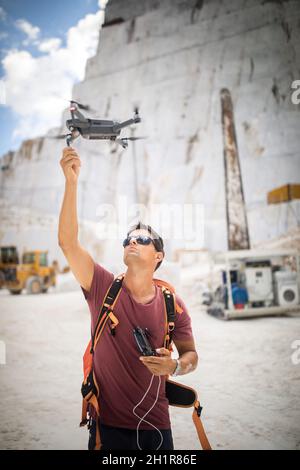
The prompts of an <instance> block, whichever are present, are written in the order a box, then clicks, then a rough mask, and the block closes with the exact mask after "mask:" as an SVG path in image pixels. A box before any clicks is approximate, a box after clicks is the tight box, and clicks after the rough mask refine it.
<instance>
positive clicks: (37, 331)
mask: <svg viewBox="0 0 300 470" xmlns="http://www.w3.org/2000/svg"><path fill="white" fill-rule="evenodd" d="M181 295H182V297H183V299H184V300H185V302H186V304H187V306H188V308H189V310H190V314H191V316H192V321H193V330H194V335H195V339H196V343H197V347H198V353H199V358H200V361H199V366H198V368H197V370H196V371H194V372H193V373H192V374H190V375H187V376H185V377H182V378H180V381H181V382H182V383H185V384H187V385H191V386H193V387H195V388H196V389H197V391H198V392H199V396H200V398H201V403H202V405H203V407H204V408H203V423H204V426H205V428H206V431H207V434H208V437H209V439H210V441H211V444H212V446H213V448H215V449H300V400H299V395H300V364H299V365H294V364H293V363H292V360H291V356H292V353H293V349H292V347H291V345H292V342H293V341H294V340H296V339H300V316H298V315H294V316H290V317H274V318H260V319H249V320H240V321H230V322H224V321H220V320H217V319H214V318H212V317H210V316H208V315H207V314H206V313H205V311H203V309H202V308H201V306H200V305H198V304H197V299H195V298H193V296H190V297H189V291H188V288H185V289H183V291H182V292H181ZM194 296H195V295H194ZM0 304H1V317H0V318H1V319H0V341H2V342H4V343H5V346H6V364H5V365H0V377H1V382H0V383H1V389H0V390H1V392H0V403H1V404H0V407H1V424H0V448H1V449H85V448H86V445H87V431H86V429H85V428H84V429H80V428H79V426H78V424H79V421H80V413H81V395H80V386H81V378H82V354H83V351H84V348H85V345H86V342H87V340H88V337H89V330H90V323H89V311H88V308H87V305H86V303H85V300H84V298H83V295H82V293H81V292H80V291H73V292H60V293H57V292H54V291H53V292H50V293H48V294H41V295H36V296H30V295H21V296H12V295H10V294H9V293H8V292H6V291H1V292H0ZM1 344H2V345H3V343H1ZM191 412H192V410H191V409H179V408H171V420H172V428H173V437H174V443H175V448H176V449H199V442H198V439H197V436H196V431H195V429H194V425H193V423H192V419H191V414H192V413H191Z"/></svg>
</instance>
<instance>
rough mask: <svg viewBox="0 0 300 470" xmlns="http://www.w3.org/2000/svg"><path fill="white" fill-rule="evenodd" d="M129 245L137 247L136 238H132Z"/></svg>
mask: <svg viewBox="0 0 300 470" xmlns="http://www.w3.org/2000/svg"><path fill="white" fill-rule="evenodd" d="M129 244H130V245H133V244H135V245H137V241H136V238H134V237H133V238H131V239H130V242H129Z"/></svg>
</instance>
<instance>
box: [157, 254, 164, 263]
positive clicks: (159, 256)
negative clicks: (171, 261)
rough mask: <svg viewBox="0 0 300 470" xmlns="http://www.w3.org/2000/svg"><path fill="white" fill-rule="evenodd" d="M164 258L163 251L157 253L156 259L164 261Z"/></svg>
mask: <svg viewBox="0 0 300 470" xmlns="http://www.w3.org/2000/svg"><path fill="white" fill-rule="evenodd" d="M163 259H164V255H163V254H162V253H157V255H156V260H157V261H162V260H163Z"/></svg>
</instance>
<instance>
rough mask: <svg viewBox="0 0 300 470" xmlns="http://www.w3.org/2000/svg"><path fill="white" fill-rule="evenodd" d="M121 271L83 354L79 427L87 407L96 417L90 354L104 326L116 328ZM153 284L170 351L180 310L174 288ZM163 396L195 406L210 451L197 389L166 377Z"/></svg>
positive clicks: (181, 404) (178, 403) (203, 443)
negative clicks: (161, 300) (161, 299)
mask: <svg viewBox="0 0 300 470" xmlns="http://www.w3.org/2000/svg"><path fill="white" fill-rule="evenodd" d="M123 279H124V274H120V275H119V276H117V277H116V278H115V279H114V280H113V282H112V283H111V285H110V286H109V287H108V289H107V291H106V294H105V296H104V299H103V302H102V305H101V308H100V313H99V316H98V319H97V323H96V326H95V329H94V333H93V334H92V335H91V339H90V341H89V343H88V345H87V348H86V350H85V353H84V356H83V382H82V386H81V394H82V398H83V399H82V415H81V422H80V426H81V427H82V426H85V425H86V424H88V422H89V420H88V411H89V408H90V407H93V409H94V410H95V412H96V414H97V417H98V418H99V416H100V409H99V401H98V398H99V395H100V390H99V387H98V384H97V381H96V377H95V374H94V370H93V355H94V351H95V349H96V347H97V344H98V341H99V340H100V338H101V334H102V332H103V330H104V328H105V327H106V325H107V328H110V332H111V334H112V335H113V336H115V334H116V328H117V326H118V324H119V320H118V319H117V317H116V316H115V314H114V307H115V305H116V303H117V301H118V297H119V295H120V293H121V287H122V282H123ZM153 281H154V283H155V284H156V285H157V286H158V287H160V288H161V290H162V293H163V297H164V312H165V336H164V348H166V349H169V351H173V349H172V335H173V331H174V327H175V315H176V314H179V315H180V314H181V313H182V312H183V309H182V308H181V307H180V306H179V305H178V304H177V303H176V297H175V290H174V288H173V287H172V286H171V284H168V283H167V282H165V281H162V280H161V279H155V278H154V279H153ZM166 397H167V398H168V401H169V405H171V406H178V407H186V408H188V407H194V410H193V415H192V419H193V422H194V424H195V427H196V431H197V434H198V438H199V441H200V444H201V446H202V448H203V450H211V446H210V444H209V441H208V439H207V437H206V434H205V431H204V428H203V425H202V422H201V418H200V416H201V412H202V407H201V406H200V402H199V400H198V397H197V392H196V391H195V390H194V389H193V388H191V387H187V386H186V385H182V384H179V383H177V382H174V381H172V380H169V379H168V376H167V380H166ZM98 421H99V420H98V419H97V426H96V445H95V448H94V450H99V449H101V439H100V430H99V424H98Z"/></svg>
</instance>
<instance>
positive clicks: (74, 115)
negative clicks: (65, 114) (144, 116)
mask: <svg viewBox="0 0 300 470" xmlns="http://www.w3.org/2000/svg"><path fill="white" fill-rule="evenodd" d="M79 109H81V110H84V111H89V110H91V108H90V107H89V106H88V105H83V104H80V103H78V102H77V101H73V100H71V101H70V113H71V119H67V121H66V126H67V128H68V129H69V131H70V132H69V133H68V134H63V135H57V136H55V137H53V138H54V139H66V143H67V146H68V147H70V144H71V142H73V141H74V140H75V139H77V137H80V136H81V137H83V138H84V139H90V140H94V139H97V140H112V141H114V142H116V143H117V144H120V145H121V146H122V147H123V148H124V149H126V148H127V147H128V141H129V140H139V139H145V138H146V137H123V138H121V137H120V133H121V130H122V129H123V128H124V127H127V126H130V125H131V124H136V123H138V122H141V118H140V116H139V111H138V108H135V110H134V116H133V118H132V119H128V120H127V121H123V122H118V121H108V120H103V119H101V120H100V119H89V118H87V117H85V116H84V115H83V113H82V112H80V111H79Z"/></svg>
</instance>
